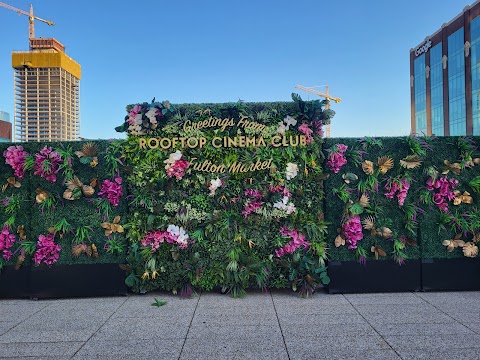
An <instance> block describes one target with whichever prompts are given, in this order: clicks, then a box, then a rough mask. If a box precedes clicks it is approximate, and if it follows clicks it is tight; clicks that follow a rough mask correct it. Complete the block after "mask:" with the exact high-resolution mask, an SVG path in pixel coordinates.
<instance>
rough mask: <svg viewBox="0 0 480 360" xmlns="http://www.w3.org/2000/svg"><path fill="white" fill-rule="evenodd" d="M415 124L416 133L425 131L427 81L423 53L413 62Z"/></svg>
mask: <svg viewBox="0 0 480 360" xmlns="http://www.w3.org/2000/svg"><path fill="white" fill-rule="evenodd" d="M413 72H414V75H413V76H414V81H413V84H414V94H415V124H416V132H417V133H419V134H420V133H425V134H426V133H427V81H426V77H425V54H423V55H421V56H419V57H418V58H416V59H415V61H414V62H413Z"/></svg>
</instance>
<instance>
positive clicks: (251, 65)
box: [0, 0, 473, 139]
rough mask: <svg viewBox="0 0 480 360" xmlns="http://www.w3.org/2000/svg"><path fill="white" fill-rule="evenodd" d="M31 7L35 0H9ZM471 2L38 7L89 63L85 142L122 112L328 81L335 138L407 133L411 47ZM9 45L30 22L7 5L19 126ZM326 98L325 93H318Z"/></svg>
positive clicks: (52, 3) (261, 94)
mask: <svg viewBox="0 0 480 360" xmlns="http://www.w3.org/2000/svg"><path fill="white" fill-rule="evenodd" d="M3 2H6V3H8V4H10V5H12V6H15V7H17V8H21V9H25V10H28V9H29V4H30V1H24V0H3ZM471 3H473V0H472V1H471V2H462V1H452V0H415V1H414V0H402V1H390V0H388V1H386V0H363V1H358V0H344V1H328V2H327V1H322V0H298V1H292V0H291V1H284V0H263V1H262V0H257V1H252V0H243V1H225V0H223V1H220V0H216V1H210V0H204V1H181V0H179V1H169V2H164V1H155V0H143V1H137V2H131V1H111V0H101V1H100V0H97V1H93V0H83V1H60V0H37V1H35V2H33V5H34V10H35V14H36V15H37V16H39V17H42V18H44V19H48V20H52V21H54V22H55V23H56V25H55V26H48V25H46V24H44V23H41V22H36V24H35V31H36V36H37V37H55V38H56V39H57V40H59V41H60V42H61V43H63V44H64V45H65V46H66V52H67V54H68V55H69V56H71V57H72V58H73V59H75V60H76V61H77V62H79V63H80V64H81V66H82V80H81V83H80V84H81V86H80V88H81V93H80V96H81V98H80V103H81V107H80V109H81V136H82V137H85V138H93V139H96V138H101V139H105V138H118V137H123V136H122V135H120V134H118V133H116V132H115V130H114V127H115V126H117V125H119V124H120V123H122V122H123V119H124V117H125V114H126V113H125V105H127V104H131V103H136V102H143V101H150V100H151V99H152V98H153V97H156V99H157V100H170V101H171V102H172V103H198V102H230V101H237V100H238V99H239V98H240V99H243V100H246V101H288V100H290V94H291V93H292V92H298V93H299V94H301V95H302V97H303V98H304V99H316V98H317V97H315V96H314V95H310V94H308V93H304V92H302V91H299V90H296V89H295V88H294V86H295V85H296V84H301V85H304V86H318V85H324V84H328V85H329V87H330V93H331V95H333V96H336V97H340V98H342V102H341V103H339V104H332V108H333V109H334V110H335V111H336V113H337V114H336V116H335V118H334V119H333V122H332V136H334V137H341V136H352V137H361V136H383V135H384V136H394V135H406V134H408V133H409V131H410V80H409V78H410V74H409V50H410V48H412V47H415V46H417V45H419V44H420V43H421V42H422V41H423V40H424V39H425V37H426V36H427V35H430V34H432V33H433V32H435V31H436V30H438V29H439V28H440V26H441V25H442V24H443V23H445V22H448V21H450V20H451V19H452V18H453V17H455V16H456V15H458V14H459V13H460V12H461V11H462V10H463V8H464V7H465V6H467V5H470V4H471ZM12 50H28V18H27V17H26V16H23V15H22V16H19V15H17V14H16V13H15V12H13V11H10V10H7V9H5V8H2V7H0V110H4V111H7V112H9V113H10V114H11V117H12V122H13V70H12V68H11V52H12ZM319 90H321V91H323V90H324V89H322V88H320V89H319Z"/></svg>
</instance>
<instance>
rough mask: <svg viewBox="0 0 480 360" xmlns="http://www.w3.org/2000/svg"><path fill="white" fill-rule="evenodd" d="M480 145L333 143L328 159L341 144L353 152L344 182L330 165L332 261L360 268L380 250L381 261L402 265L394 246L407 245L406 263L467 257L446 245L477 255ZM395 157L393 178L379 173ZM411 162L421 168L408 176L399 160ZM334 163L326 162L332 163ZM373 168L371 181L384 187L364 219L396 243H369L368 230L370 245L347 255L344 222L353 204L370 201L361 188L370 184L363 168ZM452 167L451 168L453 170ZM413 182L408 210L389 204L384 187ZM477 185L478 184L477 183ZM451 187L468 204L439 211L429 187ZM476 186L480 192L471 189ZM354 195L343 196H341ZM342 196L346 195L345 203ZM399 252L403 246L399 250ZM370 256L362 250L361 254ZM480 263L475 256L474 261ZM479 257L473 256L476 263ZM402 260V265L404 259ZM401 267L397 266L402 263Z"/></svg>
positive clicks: (415, 140) (461, 141)
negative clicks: (436, 183) (339, 241)
mask: <svg viewBox="0 0 480 360" xmlns="http://www.w3.org/2000/svg"><path fill="white" fill-rule="evenodd" d="M479 140H480V138H478V137H439V138H434V137H414V136H408V137H402V138H376V139H373V138H362V139H351V138H346V139H338V138H337V139H326V140H325V143H324V151H326V153H327V152H328V149H330V148H332V147H333V146H335V145H336V144H345V145H347V146H348V150H347V152H346V158H347V164H346V165H345V166H343V167H342V168H341V170H340V172H339V173H338V174H333V173H332V172H331V171H330V170H329V167H328V166H327V165H326V163H325V164H324V168H325V172H326V173H329V174H330V176H329V177H328V179H327V180H326V181H325V214H326V220H327V223H328V224H329V228H328V231H329V233H328V236H327V242H328V244H329V259H330V260H340V261H348V260H360V258H361V254H362V253H363V254H366V259H367V260H368V259H373V258H374V253H373V252H372V251H371V249H372V246H380V247H381V248H382V249H383V250H384V251H385V252H386V255H387V256H385V257H382V256H380V257H379V260H387V259H390V258H392V257H393V258H395V255H396V254H395V252H394V251H393V248H394V244H395V240H398V239H402V242H403V243H404V248H403V249H401V252H402V253H403V254H404V255H405V256H404V258H405V261H406V262H407V263H408V259H418V258H425V259H429V258H460V257H464V256H466V255H464V253H463V251H462V247H461V246H458V247H456V248H455V249H453V251H452V252H448V251H447V247H446V246H445V245H444V244H443V242H444V241H445V240H452V241H453V240H455V239H457V240H461V241H463V242H464V243H469V244H468V245H469V246H472V247H477V249H478V244H477V242H478V237H477V236H476V235H477V233H478V232H479V231H480V213H479V210H478V204H479V193H478V191H479V190H480V188H478V185H477V186H475V182H477V183H478V182H479V180H480V177H479V176H480V166H479V164H480V159H478V158H477V156H478V149H477V144H478V143H479ZM382 156H389V157H391V158H392V160H393V163H394V166H393V168H392V169H390V170H388V171H387V173H386V174H382V173H380V172H379V171H378V165H377V162H378V158H379V157H382ZM407 156H410V157H414V156H416V157H417V159H416V160H419V161H420V163H419V164H418V167H415V168H411V169H408V168H405V167H402V166H401V165H400V160H402V159H403V160H404V159H406V157H407ZM327 160H328V159H326V161H327ZM364 160H369V161H372V162H373V163H374V167H375V169H376V171H375V173H374V174H373V175H372V176H373V177H375V178H376V179H377V181H378V183H379V186H378V192H376V191H369V192H368V195H369V197H370V205H369V206H368V207H366V208H365V209H363V212H362V213H361V214H360V218H361V219H362V220H364V219H365V218H366V217H368V216H374V217H375V219H376V222H377V223H378V224H380V225H379V226H385V225H386V226H387V227H388V228H389V229H391V230H392V236H391V237H389V238H383V237H381V236H374V237H372V236H370V231H369V230H366V229H365V228H364V229H363V235H364V238H363V239H362V240H361V241H359V242H358V249H360V250H355V249H350V250H348V249H347V247H346V246H340V247H336V246H335V238H336V237H337V235H338V234H339V233H340V234H341V230H342V216H343V215H344V214H345V213H346V211H347V208H348V206H347V204H348V201H352V202H353V203H355V202H357V201H358V200H359V197H360V196H361V194H362V193H363V192H362V191H360V190H359V188H360V187H361V186H362V182H365V181H366V180H367V178H368V176H367V174H365V172H364V171H363V170H362V162H363V161H364ZM447 162H448V163H447ZM347 173H350V174H349V176H348V177H347V178H350V177H351V176H352V175H351V174H356V175H357V176H358V180H357V181H353V182H352V183H350V184H346V183H345V181H344V179H343V178H342V176H343V175H344V174H347ZM397 176H401V177H407V178H408V179H410V180H409V183H410V188H409V191H408V194H407V197H406V199H405V203H404V204H403V206H399V204H398V202H397V198H396V197H395V198H393V199H388V198H386V197H385V192H386V190H385V184H386V183H387V182H388V180H389V179H391V178H392V177H397ZM477 177H478V178H477ZM432 178H433V179H446V180H448V181H458V185H456V186H455V187H451V188H450V189H449V192H450V193H452V191H454V190H458V191H460V193H461V194H462V195H463V194H464V191H467V192H468V193H469V194H465V195H466V197H465V199H468V197H469V196H470V197H471V198H470V200H469V202H468V203H464V202H462V203H461V204H459V205H454V201H453V197H455V196H452V198H450V199H446V200H445V201H444V202H445V207H444V209H443V210H440V209H439V207H438V206H437V205H436V204H435V199H434V198H433V195H434V194H436V193H438V192H439V190H435V189H433V191H432V189H430V190H429V189H427V180H428V179H432ZM471 182H473V183H474V184H473V187H472V185H471V184H470V183H471ZM342 187H343V189H344V190H347V192H342V191H339V189H342ZM338 194H340V195H341V194H344V196H345V201H347V203H345V202H344V201H342V200H341V199H340V197H339V196H338ZM397 244H399V245H400V243H398V242H397ZM362 249H363V250H362ZM476 256H478V255H475V254H473V257H476ZM471 257H472V256H471ZM397 260H398V257H397ZM397 262H398V261H397Z"/></svg>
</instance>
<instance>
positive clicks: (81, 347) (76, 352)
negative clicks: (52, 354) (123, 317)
mask: <svg viewBox="0 0 480 360" xmlns="http://www.w3.org/2000/svg"><path fill="white" fill-rule="evenodd" d="M129 298H130V296H129V295H127V297H126V299H125V300H124V301H123V302H122V303H121V304H120V305H118V306H117V308H116V309H115V310H114V311H113V312H112V313H111V314H110V316H109V317H108V318H107V319H106V320H105V321H104V322H103V324H101V325H100V326H99V327H98V329H97V330H96V331H95V332H94V333H93V334H92V335H90V337H89V338H88V339H87V340H86V341H84V342H83V345H82V346H80V347H79V348H78V350H77V351H75V354H73V355H72V357H71V358H70V359H73V358H74V357H75V356H76V355H77V354H78V352H79V351H80V350H82V349H83V347H84V346H85V345H86V343H87V342H89V341H90V340H91V339H92V337H94V336H95V334H97V333H98V332H99V331H100V329H101V328H102V327H103V326H104V325H105V324H106V323H107V322H108V321H109V320H110V319H111V318H112V316H113V315H114V314H115V313H116V312H117V311H118V309H120V308H121V307H122V306H123V304H125V303H126V302H127V301H128V299H129Z"/></svg>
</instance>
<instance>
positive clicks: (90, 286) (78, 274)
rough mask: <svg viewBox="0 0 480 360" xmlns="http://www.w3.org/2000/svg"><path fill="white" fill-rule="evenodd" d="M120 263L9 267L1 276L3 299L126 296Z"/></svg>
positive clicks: (123, 272)
mask: <svg viewBox="0 0 480 360" xmlns="http://www.w3.org/2000/svg"><path fill="white" fill-rule="evenodd" d="M125 276H126V275H125V271H124V270H122V269H120V267H119V265H118V264H89V265H57V266H52V267H46V266H45V267H43V266H40V267H31V268H22V269H20V270H18V271H16V270H14V269H13V267H7V268H6V269H4V270H3V271H2V273H1V274H0V298H23V297H27V298H34V299H45V298H63V297H89V296H114V295H127V285H126V284H125Z"/></svg>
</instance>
